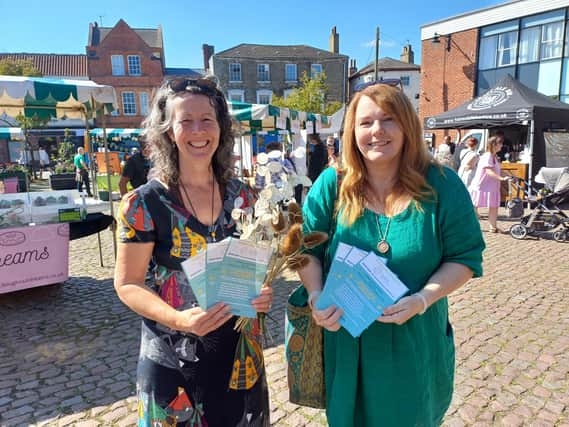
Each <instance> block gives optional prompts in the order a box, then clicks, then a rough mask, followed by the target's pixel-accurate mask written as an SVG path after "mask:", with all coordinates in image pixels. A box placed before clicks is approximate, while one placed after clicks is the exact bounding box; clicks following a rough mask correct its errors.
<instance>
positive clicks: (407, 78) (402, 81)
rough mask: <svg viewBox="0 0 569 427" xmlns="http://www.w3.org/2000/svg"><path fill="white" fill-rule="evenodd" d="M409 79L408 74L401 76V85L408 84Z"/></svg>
mask: <svg viewBox="0 0 569 427" xmlns="http://www.w3.org/2000/svg"><path fill="white" fill-rule="evenodd" d="M410 81H411V77H410V76H401V84H402V85H403V86H409V83H410Z"/></svg>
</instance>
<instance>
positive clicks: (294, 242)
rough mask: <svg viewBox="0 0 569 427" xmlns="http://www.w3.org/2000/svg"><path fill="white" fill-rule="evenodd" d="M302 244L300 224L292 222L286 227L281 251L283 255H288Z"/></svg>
mask: <svg viewBox="0 0 569 427" xmlns="http://www.w3.org/2000/svg"><path fill="white" fill-rule="evenodd" d="M301 246H302V225H301V224H293V225H291V227H290V228H289V229H288V233H286V236H285V238H284V239H283V243H282V246H281V252H282V254H283V255H284V256H289V255H291V254H293V253H295V252H296V251H298V250H299V249H300V247H301Z"/></svg>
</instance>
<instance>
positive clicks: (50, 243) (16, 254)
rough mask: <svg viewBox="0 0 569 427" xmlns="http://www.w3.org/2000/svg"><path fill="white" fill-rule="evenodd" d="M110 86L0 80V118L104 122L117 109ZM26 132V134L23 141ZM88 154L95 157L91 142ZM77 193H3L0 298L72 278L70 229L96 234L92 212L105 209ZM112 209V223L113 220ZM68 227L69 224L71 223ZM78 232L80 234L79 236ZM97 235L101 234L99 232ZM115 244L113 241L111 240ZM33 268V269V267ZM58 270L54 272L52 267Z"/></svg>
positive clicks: (0, 197)
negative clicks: (97, 119) (18, 291)
mask: <svg viewBox="0 0 569 427" xmlns="http://www.w3.org/2000/svg"><path fill="white" fill-rule="evenodd" d="M115 105H116V95H115V92H114V89H113V88H112V87H110V86H103V85H99V84H96V83H94V82H92V81H83V80H56V79H44V78H32V77H18V76H0V117H2V120H3V121H4V122H11V123H13V122H14V120H15V118H16V117H17V116H19V115H23V116H24V117H30V118H31V117H39V118H45V119H52V118H82V119H83V120H84V121H85V126H86V128H87V129H88V127H89V120H91V119H94V118H103V120H104V116H105V114H106V113H109V112H110V111H112V110H113V109H114V108H115ZM27 131H28V129H23V136H24V140H26V139H27ZM85 144H86V151H87V152H88V153H89V154H91V146H90V144H89V141H88V138H86V141H85ZM76 193H77V192H76V191H75V190H69V191H50V192H48V191H42V192H30V190H29V187H28V188H27V190H26V192H24V193H21V192H17V193H3V194H0V293H2V292H10V291H13V290H16V289H24V288H29V287H34V286H41V285H45V284H49V283H57V282H61V281H64V280H65V279H66V278H67V274H68V250H69V229H70V227H71V228H73V229H75V234H81V232H80V230H81V229H82V228H89V229H93V226H92V224H91V222H92V221H90V220H89V213H91V214H93V213H96V212H98V211H99V210H100V209H101V204H100V203H99V202H98V201H96V200H89V202H87V200H85V198H84V197H81V196H80V195H79V194H78V193H77V194H76ZM107 206H108V207H110V210H111V216H110V218H111V221H112V217H113V216H114V215H113V206H112V204H108V205H106V204H105V208H106V207H107ZM67 223H69V224H67ZM77 230H79V231H77ZM93 232H97V231H96V230H95V231H93ZM113 243H114V241H113ZM32 264H33V265H32ZM54 265H55V266H57V271H51V268H52V267H53V266H54Z"/></svg>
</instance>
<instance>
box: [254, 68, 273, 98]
mask: <svg viewBox="0 0 569 427" xmlns="http://www.w3.org/2000/svg"><path fill="white" fill-rule="evenodd" d="M270 80H271V79H270V76H269V64H257V81H259V82H268V81H270ZM265 104H268V102H266V103H265Z"/></svg>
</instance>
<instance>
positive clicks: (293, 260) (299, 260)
mask: <svg viewBox="0 0 569 427" xmlns="http://www.w3.org/2000/svg"><path fill="white" fill-rule="evenodd" d="M309 262H310V258H309V257H308V255H305V254H300V255H295V256H293V257H290V258H289V259H287V261H286V265H287V267H288V268H290V269H291V270H293V271H298V270H301V269H302V268H304V267H306V266H307V265H308V263H309Z"/></svg>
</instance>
